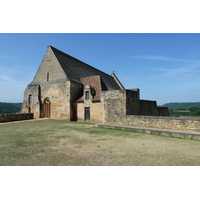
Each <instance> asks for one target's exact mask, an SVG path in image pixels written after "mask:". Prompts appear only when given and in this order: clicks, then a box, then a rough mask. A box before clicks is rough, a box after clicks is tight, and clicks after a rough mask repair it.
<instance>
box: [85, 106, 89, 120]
mask: <svg viewBox="0 0 200 200" xmlns="http://www.w3.org/2000/svg"><path fill="white" fill-rule="evenodd" d="M85 121H90V107H85Z"/></svg>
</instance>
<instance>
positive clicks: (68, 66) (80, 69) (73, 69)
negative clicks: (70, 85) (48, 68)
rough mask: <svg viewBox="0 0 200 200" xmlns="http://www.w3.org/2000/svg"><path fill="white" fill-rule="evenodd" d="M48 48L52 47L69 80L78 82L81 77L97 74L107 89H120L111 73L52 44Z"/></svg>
mask: <svg viewBox="0 0 200 200" xmlns="http://www.w3.org/2000/svg"><path fill="white" fill-rule="evenodd" d="M49 48H51V49H52V51H53V53H54V55H55V56H56V58H57V60H58V61H59V63H60V65H61V67H62V68H63V70H64V71H65V73H66V75H67V77H68V78H69V80H71V81H78V82H80V80H81V78H85V77H89V76H96V75H99V76H101V79H102V81H103V83H104V84H105V87H106V88H107V89H108V90H119V89H120V86H119V85H118V83H117V82H116V81H115V79H114V78H113V77H112V76H111V75H108V74H106V73H104V72H102V71H100V70H98V69H96V68H94V67H92V66H90V65H88V64H86V63H84V62H82V61H80V60H78V59H76V58H74V57H72V56H70V55H68V54H66V53H64V52H62V51H60V50H58V49H56V48H54V47H52V46H49Z"/></svg>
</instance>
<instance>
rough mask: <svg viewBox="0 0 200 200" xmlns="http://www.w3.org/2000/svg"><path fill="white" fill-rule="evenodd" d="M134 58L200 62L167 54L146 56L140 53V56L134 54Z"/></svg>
mask: <svg viewBox="0 0 200 200" xmlns="http://www.w3.org/2000/svg"><path fill="white" fill-rule="evenodd" d="M132 58H135V59H145V60H158V61H175V62H192V63H193V62H200V61H194V60H187V59H177V58H170V57H167V56H158V55H156V56H145V55H140V56H132Z"/></svg>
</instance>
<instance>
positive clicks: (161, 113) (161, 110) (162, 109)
mask: <svg viewBox="0 0 200 200" xmlns="http://www.w3.org/2000/svg"><path fill="white" fill-rule="evenodd" d="M158 116H169V110H168V107H158Z"/></svg>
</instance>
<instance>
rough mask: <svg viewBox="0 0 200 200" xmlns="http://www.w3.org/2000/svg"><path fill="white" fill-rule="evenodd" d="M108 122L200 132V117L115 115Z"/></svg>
mask: <svg viewBox="0 0 200 200" xmlns="http://www.w3.org/2000/svg"><path fill="white" fill-rule="evenodd" d="M107 122H109V123H113V124H121V125H129V126H136V127H149V128H159V129H172V130H182V131H193V132H200V117H161V116H139V115H129V116H128V115H114V116H113V117H112V118H110V119H109V120H108V121H107Z"/></svg>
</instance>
